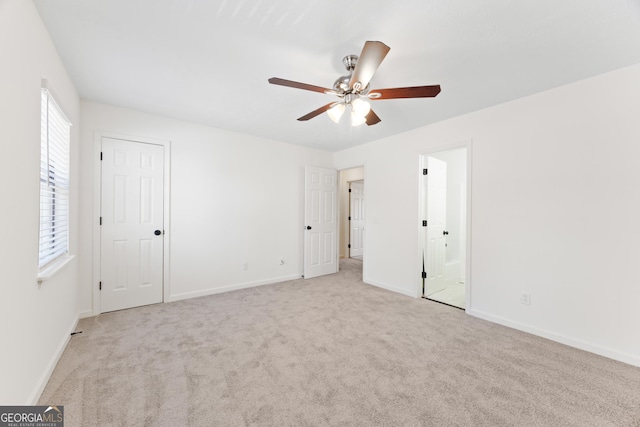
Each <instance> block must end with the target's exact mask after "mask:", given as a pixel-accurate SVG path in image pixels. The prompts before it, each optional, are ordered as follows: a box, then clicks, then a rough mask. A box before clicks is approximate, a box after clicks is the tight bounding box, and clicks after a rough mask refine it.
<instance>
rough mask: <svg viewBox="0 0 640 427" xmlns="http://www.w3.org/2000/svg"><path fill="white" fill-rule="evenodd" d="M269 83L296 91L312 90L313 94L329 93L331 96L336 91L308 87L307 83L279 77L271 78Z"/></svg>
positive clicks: (312, 86)
mask: <svg viewBox="0 0 640 427" xmlns="http://www.w3.org/2000/svg"><path fill="white" fill-rule="evenodd" d="M269 83H271V84H272V85H280V86H287V87H292V88H295V89H304V90H310V91H313V92H320V93H329V94H331V93H335V91H334V90H332V89H328V88H326V87H320V86H314V85H308V84H306V83H300V82H294V81H293V80H285V79H281V78H278V77H271V78H270V79H269Z"/></svg>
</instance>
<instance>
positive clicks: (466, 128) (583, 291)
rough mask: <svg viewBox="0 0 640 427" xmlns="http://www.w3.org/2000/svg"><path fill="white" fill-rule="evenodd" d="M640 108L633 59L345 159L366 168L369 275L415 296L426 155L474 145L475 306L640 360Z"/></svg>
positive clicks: (639, 73)
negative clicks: (526, 297) (527, 296)
mask: <svg viewBox="0 0 640 427" xmlns="http://www.w3.org/2000/svg"><path fill="white" fill-rule="evenodd" d="M440 96H446V88H444V90H443V92H442V94H441V95H440ZM425 102H428V101H425ZM639 111H640V65H636V66H632V67H629V68H625V69H621V70H617V71H614V72H611V73H607V74H604V75H601V76H597V77H594V78H591V79H587V80H584V81H580V82H576V83H573V84H570V85H567V86H564V87H560V88H557V89H554V90H550V91H546V92H543V93H540V94H537V95H534V96H529V97H526V98H523V99H520V100H516V101H513V102H509V103H506V104H503V105H499V106H496V107H493V108H489V109H485V110H482V111H478V112H475V113H471V114H468V115H465V116H462V117H458V118H454V119H451V120H447V121H443V122H440V123H437V124H434V125H431V126H427V127H424V128H420V129H416V130H413V131H410V132H407V133H404V134H402V135H397V136H394V137H391V138H386V139H384V140H380V141H377V142H374V143H370V144H367V145H365V146H360V147H356V148H353V149H350V150H345V151H342V152H338V153H336V154H335V166H336V167H337V168H340V167H341V166H342V165H345V166H346V165H353V164H366V165H367V208H368V213H369V215H368V216H367V219H366V227H367V261H368V262H367V264H366V265H365V272H364V279H365V281H366V282H368V283H371V284H376V285H379V286H384V287H387V288H389V289H393V290H396V291H398V292H402V293H405V294H408V295H414V296H415V295H417V289H418V286H419V271H420V269H419V257H418V247H419V246H418V245H419V242H418V236H419V232H418V228H419V227H418V220H419V218H418V182H419V177H418V167H419V166H418V165H419V161H418V159H419V156H420V154H422V153H423V152H426V151H430V150H433V148H434V147H436V146H439V145H447V144H455V143H458V142H459V141H468V140H470V139H471V140H472V141H473V142H472V155H471V157H472V158H471V159H470V160H471V162H472V188H471V189H470V191H471V194H472V205H471V210H472V216H471V224H472V226H471V245H472V246H471V277H470V278H468V279H470V281H471V282H470V286H471V305H470V307H468V310H467V311H468V312H469V313H470V314H473V315H476V316H480V317H484V318H487V319H489V320H492V321H496V322H500V323H504V324H507V325H509V326H513V327H516V328H520V329H523V330H526V331H530V332H533V333H536V334H539V335H542V336H546V337H549V338H551V339H555V340H558V341H561V342H565V343H569V344H571V345H574V346H577V347H580V348H584V349H587V350H590V351H594V352H596V353H600V354H603V355H606V356H609V357H612V358H616V359H619V360H622V361H626V362H628V363H632V364H635V365H638V366H640V329H639V328H638V325H640V310H638V301H640V286H638V283H639V282H640V271H639V270H638V268H637V266H638V262H639V261H640V243H638V242H640V221H638V218H640V197H639V196H638V194H639V193H638V183H639V182H640V167H638V159H640V143H639V141H640V127H639V126H638V112H639ZM398 207H402V209H398ZM523 291H526V292H530V293H531V301H532V303H531V305H530V306H525V305H522V304H520V303H519V300H520V294H521V293H522V292H523ZM425 309H428V306H425Z"/></svg>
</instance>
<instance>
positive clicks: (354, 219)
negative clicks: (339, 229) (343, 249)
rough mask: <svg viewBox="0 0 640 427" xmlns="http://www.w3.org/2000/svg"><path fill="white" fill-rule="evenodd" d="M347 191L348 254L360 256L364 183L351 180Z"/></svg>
mask: <svg viewBox="0 0 640 427" xmlns="http://www.w3.org/2000/svg"><path fill="white" fill-rule="evenodd" d="M350 189H351V192H350V193H349V199H350V201H349V206H350V217H351V222H350V223H349V225H350V236H349V239H350V241H349V244H350V245H351V248H350V250H349V256H351V257H354V256H362V255H363V253H364V183H362V182H352V183H351V188H350Z"/></svg>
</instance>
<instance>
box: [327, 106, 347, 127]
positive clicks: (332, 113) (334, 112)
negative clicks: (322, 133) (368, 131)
mask: <svg viewBox="0 0 640 427" xmlns="http://www.w3.org/2000/svg"><path fill="white" fill-rule="evenodd" d="M343 113H344V104H336V105H334V106H333V107H331V108H330V109H329V110H327V114H328V115H329V118H331V120H333V121H334V123H338V122H339V121H340V117H342V114H343Z"/></svg>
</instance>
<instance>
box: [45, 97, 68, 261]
mask: <svg viewBox="0 0 640 427" xmlns="http://www.w3.org/2000/svg"><path fill="white" fill-rule="evenodd" d="M41 108H42V116H41V117H42V119H41V125H40V126H41V127H40V246H39V257H38V267H39V268H42V267H44V266H46V265H47V264H49V263H50V262H52V261H54V260H55V259H57V258H58V257H60V256H63V255H66V254H67V253H68V251H69V140H70V136H71V123H70V122H69V120H68V119H67V118H66V116H65V115H64V113H63V112H62V110H61V109H60V107H58V104H56V102H55V100H54V99H53V97H52V96H51V94H50V93H49V91H48V90H47V89H44V88H43V89H42V106H41Z"/></svg>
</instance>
